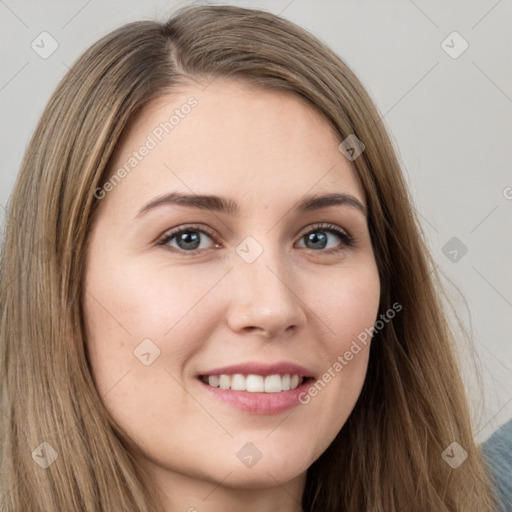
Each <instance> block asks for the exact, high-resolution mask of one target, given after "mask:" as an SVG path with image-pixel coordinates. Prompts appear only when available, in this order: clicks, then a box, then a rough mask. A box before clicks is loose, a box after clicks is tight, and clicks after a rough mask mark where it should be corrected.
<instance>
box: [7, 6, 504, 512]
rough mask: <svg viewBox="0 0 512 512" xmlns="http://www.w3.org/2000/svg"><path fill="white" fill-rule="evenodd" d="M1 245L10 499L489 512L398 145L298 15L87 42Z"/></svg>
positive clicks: (231, 16) (125, 505) (111, 505)
mask: <svg viewBox="0 0 512 512" xmlns="http://www.w3.org/2000/svg"><path fill="white" fill-rule="evenodd" d="M27 240H30V241H31V244H32V243H33V246H32V249H31V250H27ZM4 247H5V248H4V251H3V255H2V286H1V293H2V295H1V300H2V312H3V317H2V326H1V329H2V330H1V342H2V344H1V346H2V372H1V375H2V391H3V393H2V400H3V409H2V410H3V411H4V415H3V418H2V421H3V425H2V429H1V432H2V434H1V435H2V448H1V449H2V469H3V475H4V476H3V481H2V491H3V494H4V496H3V502H2V506H3V510H5V511H21V510H31V511H38V510H41V511H42V510H45V511H48V510H55V511H57V510H59V511H61V510H84V511H112V510H123V511H146V510H147V511H155V510H162V511H173V512H174V511H178V510H189V511H193V510H198V511H199V512H202V511H211V512H213V511H221V510H222V511H229V510H240V509H241V508H243V509H244V510H247V511H251V510H254V511H256V510H265V511H273V510H279V511H294V512H296V511H301V510H304V511H321V512H326V511H327V512H329V511H333V512H334V511H339V510H346V511H354V512H355V511H358V512H359V511H362V510H364V511H375V512H376V511H386V512H390V511H400V512H402V511H404V510H421V511H426V510H436V511H437V512H439V511H465V512H467V511H475V512H476V511H478V512H482V511H491V510H493V507H494V498H493V493H492V489H491V487H490V484H489V480H488V476H487V471H486V467H485V465H484V463H483V461H482V457H481V454H480V450H479V448H478V447H477V446H476V445H475V442H474V441H473V438H472V431H471V425H470V421H469V415H468V410H467V403H466V398H465V396H464V390H463V386H462V383H461V379H460V376H459V372H458V370H457V362H456V358H455V355H454V353H453V342H452V339H453V337H452V334H451V333H450V331H449V328H448V326H447V324H446V322H445V317H444V314H443V312H442V309H441V305H440V299H439V297H438V293H439V291H438V289H437V288H436V286H437V284H438V283H437V277H436V274H435V271H434V272H431V270H430V268H431V267H433V265H432V262H431V260H430V256H429V255H428V251H427V249H426V247H425V245H424V243H423V241H422V238H421V236H420V233H419V228H418V223H417V221H416V219H415V217H414V215H413V212H412V208H411V205H410V201H409V198H408V194H407V190H406V187H405V184H404V181H403V178H402V175H401V172H400V168H399V165H398V163H397V160H396V157H395V155H394V152H393V149H392V145H391V143H390V140H389V138H388V136H387V134H386V132H385V130H384V128H383V126H382V123H381V122H380V118H379V115H378V113H377V111H376V109H375V107H374V106H373V104H372V101H371V100H370V98H369V96H368V95H367V93H366V92H365V90H364V89H363V87H362V85H361V84H360V82H359V81H358V80H357V78H356V77H355V76H354V74H353V73H352V72H351V71H350V70H349V68H348V67H347V66H346V65H345V64H344V63H343V62H342V61H341V60H340V59H339V58H338V57H337V56H336V55H335V54H333V53H332V52H331V51H330V50H329V49H327V48H326V47H325V46H324V45H322V44H321V43H320V42H319V41H317V40H316V39H314V38H313V37H312V36H311V35H310V34H308V33H306V32H305V31H303V30H302V29H300V28H298V27H297V26H295V25H293V24H292V23H290V22H288V21H285V20H283V19H280V18H278V17H276V16H274V15H271V14H269V13H265V12H261V11H256V10H249V9H241V8H235V7H194V8H186V9H183V10H182V11H180V12H178V13H177V14H176V15H175V16H174V17H172V18H171V19H170V20H169V21H168V22H167V23H164V24H159V23H154V22H138V23H132V24H129V25H126V26H124V27H121V28H120V29H118V30H116V31H114V32H113V33H111V34H109V35H107V36H105V37H104V38H103V39H102V40H100V41H99V42H98V43H96V44H95V45H93V46H92V47H91V48H90V49H89V50H88V51H87V52H86V53H85V54H84V55H83V56H82V57H81V58H80V59H79V60H78V61H77V62H76V63H75V65H74V66H73V67H72V68H71V70H70V72H69V73H68V74H67V75H66V76H65V78H64V79H63V80H62V82H61V83H60V84H59V86H58V88H57V90H56V91H55V93H54V95H53V96H52V98H51V99H50V101H49V104H48V106H47V108H46V110H45V112H44V113H43V116H42V118H41V120H40V122H39V125H38V127H37V129H36V132H35V134H34V136H33V139H32V141H31V143H30V146H29V148H28V150H27V153H26V156H25V159H24V162H23V164H22V169H21V171H20V175H19V178H18V181H17V183H16V186H15V190H14V192H13V195H12V199H11V207H10V212H9V219H8V223H7V228H6V239H5V244H4ZM439 290H440V288H439Z"/></svg>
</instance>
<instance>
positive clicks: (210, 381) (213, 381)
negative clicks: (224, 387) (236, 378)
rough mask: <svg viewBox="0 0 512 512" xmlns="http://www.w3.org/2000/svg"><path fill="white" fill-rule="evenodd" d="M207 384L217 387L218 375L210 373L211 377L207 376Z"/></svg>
mask: <svg viewBox="0 0 512 512" xmlns="http://www.w3.org/2000/svg"><path fill="white" fill-rule="evenodd" d="M208 384H210V386H212V387H214V388H218V387H219V376H218V375H212V376H211V377H208Z"/></svg>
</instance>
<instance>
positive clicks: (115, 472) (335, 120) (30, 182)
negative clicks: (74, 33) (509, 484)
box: [0, 6, 493, 512]
mask: <svg viewBox="0 0 512 512" xmlns="http://www.w3.org/2000/svg"><path fill="white" fill-rule="evenodd" d="M217 77H222V78H235V79H239V80H243V81H245V82H246V83H249V84H252V85H254V86H257V87H263V88H272V89H279V90H283V91H284V90H286V91H292V92H293V93H295V94H298V95H300V96H301V97H303V98H306V99H307V100H308V101H309V102H311V104H312V105H314V107H315V108H316V109H318V111H319V112H320V113H321V114H322V115H323V116H324V118H325V119H326V121H327V122H328V123H329V124H330V125H331V126H332V127H333V128H334V130H336V133H337V134H338V135H339V138H340V141H342V140H344V139H345V138H346V137H347V136H349V135H352V134H354V135H356V136H357V138H358V139H360V140H361V141H362V142H363V143H364V145H365V148H366V149H365V151H364V152H363V153H362V154H361V155H360V156H359V157H358V158H357V159H355V160H354V161H353V165H354V170H355V172H356V173H357V176H358V177H359V180H360V182H361V184H362V187H363V189H364V193H365V197H366V202H367V205H368V225H369V230H370V235H371V238H372V243H373V247H374V252H375V257H376V261H377V265H378V269H379V275H380V280H381V298H380V312H381V313H382V312H385V311H387V310H389V309H390V308H391V307H392V304H394V303H395V302H398V303H399V304H400V305H401V306H402V311H401V313H400V314H398V315H396V317H395V318H394V319H393V321H392V322H389V323H387V324H386V326H385V327H384V328H383V329H382V330H380V331H378V332H377V333H376V334H375V335H374V338H373V341H372V346H371V352H370V360H369V368H368V373H367V377H366V381H365V384H364V387H363V390H362V393H361V396H360V397H359V400H358V402H357V404H356V407H355V409H354V410H353V412H352V414H351V415H350V417H349V419H348V421H347V422H346V424H345V425H344V427H343V428H342V430H341V432H340V433H339V435H338V436H337V438H336V439H335V440H334V442H333V443H332V444H331V445H330V446H329V448H328V449H327V450H326V452H325V453H324V454H322V455H321V456H320V458H319V459H318V460H317V461H316V462H315V463H314V464H313V465H312V466H311V467H310V469H309V470H308V475H307V481H306V488H305V492H304V496H303V506H304V509H305V510H308V511H315V512H334V511H340V510H344V511H347V512H361V511H365V512H378V511H379V512H404V511H409V510H418V511H430V510H435V511H436V512H443V511H445V512H447V511H450V512H455V511H464V512H490V511H491V510H492V506H493V505H492V503H493V498H492V493H491V491H490V487H489V484H488V480H487V473H486V468H485V465H484V463H483V461H482V458H481V454H480V450H479V448H478V447H477V446H476V444H475V442H474V440H473V436H472V429H471V424H470V418H469V413H468V407H467V402H466V398H465V393H464V387H463V383H462V382H461V379H460V376H459V370H458V366H457V361H456V358H455V355H454V347H453V335H452V333H451V332H450V329H449V327H448V325H447V322H446V321H445V313H444V312H443V308H442V303H441V300H440V295H439V294H440V291H441V287H440V283H439V278H438V276H437V274H436V272H435V271H433V272H432V271H431V268H434V267H435V265H434V264H433V262H432V260H431V257H430V255H429V252H428V250H427V247H426V245H425V243H424V241H423V238H422V236H421V231H420V228H419V223H418V221H417V218H416V217H415V215H414V212H413V209H412V207H411V201H410V198H409V195H408V192H407V188H406V185H405V183H404V180H403V177H402V173H401V170H400V166H399V163H398V161H397V158H396V156H395V153H394V150H393V147H392V144H391V142H390V139H389V137H388V135H387V133H386V130H385V128H384V127H383V124H382V123H381V121H380V118H379V114H378V112H377V109H376V108H375V106H374V105H373V103H372V101H371V99H370V97H369V96H368V94H367V93H366V91H365V89H364V88H363V86H362V85H361V83H360V82H359V80H358V79H357V78H356V77H355V75H354V74H353V73H352V72H351V70H350V69H349V68H348V67H347V65H346V64H345V63H344V62H343V61H342V60H341V59H340V58H339V57H338V56H337V55H335V54H334V53H333V52H332V51H331V50H329V49H328V48H326V47H325V46H324V45H323V44H322V43H321V42H319V41H318V40H317V39H315V38H314V37H313V36H311V35H310V34H309V33H307V32H306V31H304V30H303V29H301V28H299V27H297V26H296V25H294V24H293V23H291V22H289V21H286V20H284V19H281V18H279V17H277V16H275V15H272V14H270V13H266V12H263V11H259V10H251V9H242V8H237V7H228V6H215V7H213V6H205V7H187V8H184V9H181V10H180V11H179V12H178V13H176V14H175V15H174V16H173V17H172V18H171V19H170V20H169V21H167V22H166V23H157V22H151V21H141V22H135V23H130V24H127V25H125V26H122V27H121V28H119V29H117V30H115V31H114V32H112V33H110V34H108V35H106V36H105V37H103V38H102V39H101V40H100V41H98V42H97V43H96V44H94V45H93V46H92V47H91V48H90V49H89V50H87V51H86V52H85V53H84V55H82V56H81V57H80V58H79V59H78V61H77V62H76V63H75V64H74V65H73V66H72V68H71V69H70V70H69V72H68V73H67V74H66V76H65V77H64V78H63V80H62V81H61V82H60V84H59V85H58V87H57V89H56V91H55V92H54V94H53V95H52V97H51V98H50V100H49V102H48V105H47V107H46V109H45V111H44V113H43V115H42V117H41V119H40V121H39V124H38V125H37V128H36V130H35V133H34V135H33V137H32V140H31V142H30V145H29V147H28V149H27V151H26V154H25V157H24V160H23V163H22V166H21V169H20V172H19V176H18V179H17V182H16V185H15V188H14V191H13V193H12V196H11V201H10V208H9V214H8V221H7V225H6V233H5V242H4V247H3V250H2V259H1V281H0V294H1V295H0V298H1V303H0V306H1V315H2V320H1V330H0V342H1V354H0V358H1V363H0V364H1V377H0V378H1V399H2V415H1V423H2V424H1V428H0V436H1V445H0V449H1V457H2V461H1V469H2V481H1V490H0V492H1V493H2V504H1V510H3V511H5V512H25V511H31V512H37V511H48V510H52V511H71V510H81V511H87V512H93V511H94V512H100V511H104V512H112V511H121V510H122V511H123V512H135V511H138V512H141V511H158V510H162V509H161V505H160V504H158V503H156V502H154V501H153V500H154V498H153V496H154V495H155V494H156V493H154V492H152V490H151V487H150V485H149V482H148V478H147V476H146V475H144V474H142V472H141V469H140V468H139V467H137V466H136V464H135V463H134V460H133V459H132V456H131V455H130V451H129V449H128V448H127V446H126V443H125V441H123V439H122V438H121V437H120V436H119V435H118V434H117V433H116V429H115V426H114V425H113V424H112V421H111V418H110V417H109V415H108V413H107V412H106V410H105V408H104V407H103V406H102V402H101V397H100V396H99V394H98V392H97V390H96V388H95V386H94V382H93V379H92V377H91V372H90V368H89V365H88V360H87V350H86V339H85V335H84V333H85V328H84V319H83V314H82V310H81V302H82V296H83V293H84V290H83V285H82V283H83V275H84V254H85V249H86V246H87V239H88V230H89V227H90V225H91V223H92V220H93V217H94V214H95V212H96V210H97V206H98V200H97V198H96V197H95V195H94V191H95V190H96V189H97V188H98V187H101V186H102V184H103V183H105V182H106V180H107V179H108V177H109V175H110V173H111V172H112V169H111V168H110V166H109V163H110V162H111V161H112V156H113V154H114V151H115V149H116V148H117V147H118V146H119V144H120V140H121V137H122V135H123V133H124V131H125V128H127V127H128V126H129V125H130V123H131V122H132V121H133V119H134V118H135V116H136V115H137V113H139V112H140V110H141V109H142V108H143V107H144V106H145V105H146V104H147V103H148V102H149V101H151V100H152V99H154V98H156V97H158V96H161V95H164V94H168V93H169V92H172V91H173V90H176V89H177V88H179V87H180V85H181V84H183V83H186V82H188V81H190V80H195V81H201V82H202V83H204V84H205V86H207V84H208V83H209V82H210V81H212V80H215V79H216V78H217ZM452 442H457V443H458V444H459V445H460V446H461V447H463V449H464V450H466V452H467V453H468V454H469V456H468V458H467V460H466V461H464V463H462V464H461V465H460V466H459V467H458V468H456V469H452V468H451V467H450V466H449V465H448V464H447V463H446V462H445V461H444V460H443V458H442V457H441V454H442V452H443V451H444V450H445V449H446V448H447V447H448V446H449V445H450V444H451V443H452ZM56 455H57V457H58V458H57V460H56V461H55V462H54V463H53V464H51V462H53V460H54V459H55V456H56ZM38 459H40V460H39V462H40V464H37V463H36V462H37V460H38ZM43 466H48V467H46V468H44V467H43Z"/></svg>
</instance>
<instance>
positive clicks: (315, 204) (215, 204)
mask: <svg viewBox="0 0 512 512" xmlns="http://www.w3.org/2000/svg"><path fill="white" fill-rule="evenodd" d="M162 205H178V206H187V207H189V208H197V209H199V210H210V211H214V212H220V213H227V214H229V215H236V214H238V213H240V206H239V205H238V203H237V202H236V201H235V200H234V199H230V198H224V197H220V196H215V195H197V194H193V195H190V194H181V193H178V192H171V193H169V194H165V195H163V196H159V197H157V198H155V199H153V200H152V201H150V202H149V203H147V204H146V205H145V206H143V207H142V208H141V209H140V211H139V213H138V214H137V215H136V217H135V218H138V217H140V216H142V215H144V214H145V213H147V212H149V211H150V210H152V209H154V208H157V207H158V206H162ZM339 205H345V206H350V207H352V208H355V209H356V210H358V211H360V212H361V213H362V214H363V215H364V216H365V217H366V216H367V208H366V206H364V205H363V204H362V203H361V201H359V199H357V198H356V197H354V196H352V195H350V194H342V193H332V194H317V195H310V196H306V197H304V198H303V199H302V200H301V201H300V202H299V203H298V204H297V205H296V206H295V208H294V211H295V212H297V213H305V212H310V211H314V210H320V209H321V208H328V207H329V206H339Z"/></svg>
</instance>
